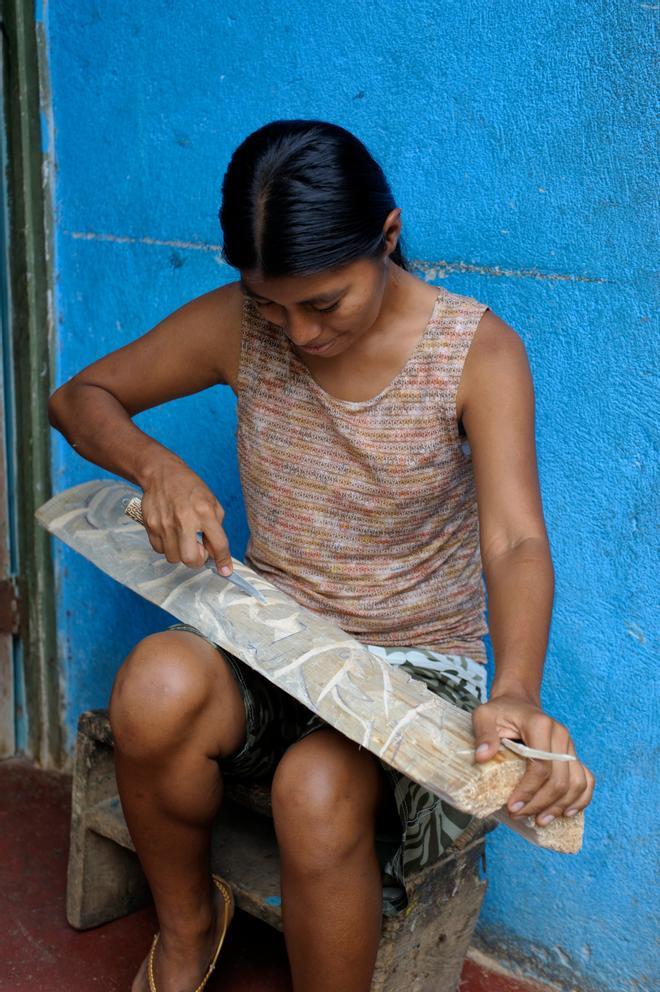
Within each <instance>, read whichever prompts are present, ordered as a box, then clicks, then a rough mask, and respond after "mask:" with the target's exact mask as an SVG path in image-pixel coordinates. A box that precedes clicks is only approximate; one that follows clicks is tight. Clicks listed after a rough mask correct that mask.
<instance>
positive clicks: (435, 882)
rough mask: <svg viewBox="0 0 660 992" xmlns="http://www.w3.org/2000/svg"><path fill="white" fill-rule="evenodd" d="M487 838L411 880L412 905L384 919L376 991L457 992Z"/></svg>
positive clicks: (480, 890)
mask: <svg viewBox="0 0 660 992" xmlns="http://www.w3.org/2000/svg"><path fill="white" fill-rule="evenodd" d="M483 847H484V840H483V838H480V839H479V840H477V841H474V842H473V844H471V845H470V846H469V847H468V848H466V849H465V850H463V851H460V852H456V853H455V854H453V855H451V856H450V857H448V858H443V859H442V860H441V861H439V862H438V863H437V864H435V865H430V866H429V867H428V868H426V869H424V870H423V871H422V872H419V873H418V874H417V875H415V876H413V877H412V878H411V879H410V881H409V884H408V895H409V899H410V901H409V905H408V907H407V909H406V910H405V911H404V912H402V913H400V914H398V915H397V916H388V917H384V918H383V930H382V935H381V941H380V945H379V948H378V957H377V959H376V968H375V971H374V978H373V982H372V985H371V990H372V992H401V990H402V989H405V990H406V992H455V990H456V989H457V988H458V983H459V979H460V975H461V970H462V968H463V961H464V960H465V955H466V953H467V949H468V946H469V944H470V940H471V938H472V934H473V932H474V928H475V926H476V923H477V918H478V916H479V910H480V909H481V903H482V901H483V898H484V894H485V891H486V882H485V881H482V880H481V878H480V877H479V859H480V856H481V853H482V851H483Z"/></svg>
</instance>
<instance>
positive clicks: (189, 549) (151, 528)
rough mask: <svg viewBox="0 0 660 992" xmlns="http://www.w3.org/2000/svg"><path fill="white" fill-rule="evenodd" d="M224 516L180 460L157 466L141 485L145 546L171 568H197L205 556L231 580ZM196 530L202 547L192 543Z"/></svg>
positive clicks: (223, 512)
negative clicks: (179, 566)
mask: <svg viewBox="0 0 660 992" xmlns="http://www.w3.org/2000/svg"><path fill="white" fill-rule="evenodd" d="M224 515H225V511H224V510H223V508H222V506H221V505H220V503H219V502H218V500H217V499H216V498H215V496H214V495H213V493H212V492H211V490H210V489H209V488H208V486H207V485H206V483H205V482H203V481H202V479H200V477H199V476H198V475H196V474H195V472H193V471H192V469H190V468H188V466H187V465H185V463H183V462H181V461H180V460H179V459H177V460H176V461H175V462H173V461H172V460H170V459H169V458H168V459H166V460H164V461H163V462H160V463H159V464H158V466H157V467H156V468H155V469H154V470H153V471H152V472H151V473H150V474H149V478H148V481H147V482H145V483H144V495H143V496H142V517H143V520H144V526H145V529H146V531H147V536H148V538H149V543H150V544H151V547H152V548H153V549H154V551H157V552H158V553H159V554H163V555H165V557H166V559H167V560H168V561H169V562H171V563H172V564H174V563H176V562H179V561H182V562H183V563H184V565H188V567H189V568H201V566H202V565H203V564H204V562H205V561H206V560H207V559H208V557H209V555H210V556H211V557H212V558H213V559H214V560H215V563H216V565H217V567H218V571H219V572H221V573H222V575H231V572H232V569H233V566H232V560H231V553H230V551H229V542H228V541H227V535H226V534H225V532H224V530H223V528H222V521H223V518H224ZM200 531H201V532H202V540H203V544H200V542H199V541H198V540H197V534H198V533H199V532H200Z"/></svg>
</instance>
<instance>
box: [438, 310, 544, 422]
mask: <svg viewBox="0 0 660 992" xmlns="http://www.w3.org/2000/svg"><path fill="white" fill-rule="evenodd" d="M454 295H456V294H454ZM462 299H470V300H471V299H472V298H471V297H462ZM494 379H495V380H497V381H499V382H500V383H502V385H503V387H504V386H505V384H507V383H508V385H509V387H511V388H514V389H519V388H522V387H525V386H526V384H527V383H528V382H529V381H530V372H529V361H528V358H527V351H526V348H525V344H524V342H523V340H522V338H521V337H520V335H519V334H518V332H517V331H515V330H514V329H513V327H511V326H510V325H509V324H507V323H506V321H504V320H502V318H501V317H499V316H498V315H497V314H496V313H494V312H493V311H492V310H491V309H490V307H486V309H485V310H484V311H483V313H482V315H481V318H480V319H479V321H478V323H477V326H476V329H475V331H474V334H473V336H472V339H471V342H470V346H469V348H468V351H467V355H466V357H465V363H464V365H463V371H462V376H461V381H460V385H459V388H458V392H457V394H456V412H457V414H458V417H459V419H460V418H461V417H462V416H463V412H464V409H465V406H466V404H467V403H468V402H470V398H471V397H479V396H480V395H484V388H483V387H484V384H485V383H487V382H492V381H493V380H494ZM504 391H506V389H505V390H504Z"/></svg>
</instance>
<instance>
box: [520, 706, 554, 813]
mask: <svg viewBox="0 0 660 992" xmlns="http://www.w3.org/2000/svg"><path fill="white" fill-rule="evenodd" d="M554 722H555V721H554V720H553V719H552V718H551V717H549V716H548V715H547V714H546V713H542V712H541V711H540V710H538V711H536V712H535V713H533V714H532V715H531V716H530V717H529V718H528V719H527V720H526V721H525V726H524V727H523V728H521V729H522V731H523V740H524V742H525V744H527V745H528V747H534V748H538V750H539V751H551V750H552V727H553V724H554ZM553 764H564V762H550V761H541V760H540V759H537V758H531V759H528V761H527V769H526V771H525V774H524V775H523V777H522V778H521V780H520V782H518V785H517V786H516V787H515V789H514V790H513V792H512V793H511V795H510V796H509V798H508V800H507V807H508V809H509V812H510V813H511V814H512V815H514V816H529V815H531V814H530V813H528V812H527V809H528V807H529V804H530V803H531V802H532V801H533V799H534V796H536V795H537V793H538V792H539V791H540V790H541V789H542V788H543V787H544V786H545V784H546V782H547V781H548V780H549V779H550V776H551V775H552V765H553Z"/></svg>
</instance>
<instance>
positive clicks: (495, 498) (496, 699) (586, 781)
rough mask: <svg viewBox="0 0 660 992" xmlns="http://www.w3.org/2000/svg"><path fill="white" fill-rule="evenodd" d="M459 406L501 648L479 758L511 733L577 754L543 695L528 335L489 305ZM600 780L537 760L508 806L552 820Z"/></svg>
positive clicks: (546, 595) (541, 573)
mask: <svg viewBox="0 0 660 992" xmlns="http://www.w3.org/2000/svg"><path fill="white" fill-rule="evenodd" d="M456 406H457V414H458V416H459V417H460V418H461V419H462V421H463V426H464V427H465V431H466V433H467V436H468V440H469V442H470V448H471V452H472V463H473V468H474V476H475V486H476V491H477V503H478V508H479V530H480V542H481V558H482V564H483V569H484V576H485V579H486V587H487V590H488V611H489V627H490V636H491V640H492V644H493V652H494V656H495V676H494V679H493V684H492V686H491V691H490V696H489V702H488V703H486V704H484V705H482V706H480V707H478V708H477V709H476V710H475V711H474V713H473V725H474V730H475V736H476V745H477V754H476V760H477V761H487V760H488V759H489V758H491V757H493V755H494V754H495V753H496V751H497V750H498V748H499V742H500V740H501V738H503V737H507V738H512V739H515V738H520V739H522V740H523V741H524V742H525V743H526V744H528V745H529V746H530V747H535V748H539V749H540V750H543V751H559V752H563V753H569V754H575V749H574V745H573V742H572V741H571V738H570V734H569V732H568V730H567V729H566V727H564V726H563V725H562V724H560V723H559V722H558V721H556V720H553V719H552V718H551V717H550V716H548V715H547V714H545V713H544V712H543V710H542V709H541V701H540V690H541V679H542V674H543V665H544V661H545V654H546V650H547V644H548V635H549V630H550V620H551V614H552V601H553V595H554V572H553V566H552V559H551V556H550V547H549V544H548V536H547V531H546V527H545V521H544V518H543V508H542V503H541V493H540V488H539V481H538V471H537V465H536V448H535V440H534V388H533V384H532V378H531V373H530V369H529V362H528V360H527V353H526V351H525V346H524V344H523V342H522V340H521V339H520V337H519V336H518V334H516V332H515V331H514V330H513V329H512V328H510V327H509V326H508V325H507V324H505V323H504V321H502V320H500V318H499V317H497V316H496V315H495V314H494V313H492V312H491V311H490V310H488V311H486V313H485V314H484V316H483V317H482V319H481V321H480V324H479V327H478V329H477V331H476V333H475V336H474V339H473V342H472V346H471V347H470V350H469V352H468V356H467V358H466V361H465V367H464V370H463V376H462V379H461V384H460V387H459V391H458V396H457V403H456ZM593 787H594V778H593V775H592V774H591V772H590V771H589V770H588V769H587V768H586V767H585V766H584V765H583V764H582V763H581V762H579V761H575V762H559V761H553V762H551V761H530V762H528V766H527V771H526V773H525V775H524V777H523V778H522V780H521V781H520V783H519V784H518V786H517V787H516V789H514V791H513V792H512V794H511V796H510V797H509V800H508V807H509V812H510V813H511V814H512V815H515V816H536V819H537V822H538V823H539V824H544V823H547V822H550V821H549V820H548V819H547V817H551V818H552V817H555V816H559V815H573V811H575V812H577V811H578V810H580V809H583V808H584V807H585V806H586V805H587V804H588V803H589V801H590V800H591V795H592V793H593ZM519 804H522V805H519ZM516 806H518V808H517V809H516V808H514V807H516Z"/></svg>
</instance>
